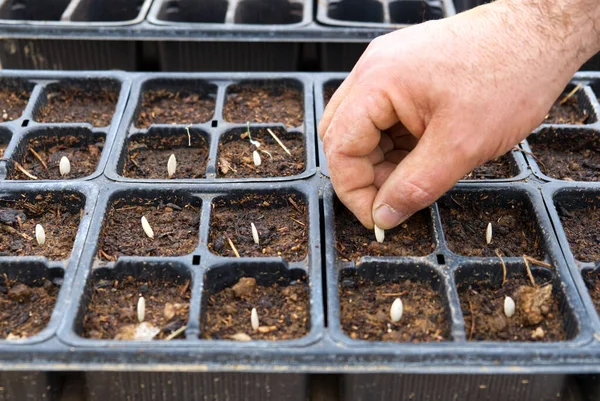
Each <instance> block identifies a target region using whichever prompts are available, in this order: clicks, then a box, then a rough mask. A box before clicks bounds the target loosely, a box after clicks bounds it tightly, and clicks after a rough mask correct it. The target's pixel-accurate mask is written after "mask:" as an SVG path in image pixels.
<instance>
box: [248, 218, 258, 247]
mask: <svg viewBox="0 0 600 401" xmlns="http://www.w3.org/2000/svg"><path fill="white" fill-rule="evenodd" d="M250 226H251V227H252V239H254V243H255V244H256V245H260V237H259V236H258V230H257V229H256V226H255V225H254V223H250Z"/></svg>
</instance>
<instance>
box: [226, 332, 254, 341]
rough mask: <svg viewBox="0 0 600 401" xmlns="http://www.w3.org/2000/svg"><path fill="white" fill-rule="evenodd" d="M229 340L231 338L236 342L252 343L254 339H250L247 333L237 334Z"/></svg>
mask: <svg viewBox="0 0 600 401" xmlns="http://www.w3.org/2000/svg"><path fill="white" fill-rule="evenodd" d="M229 338H231V339H232V340H235V341H242V342H247V341H252V337H250V336H249V335H248V334H246V333H235V334H232V335H230V336H229Z"/></svg>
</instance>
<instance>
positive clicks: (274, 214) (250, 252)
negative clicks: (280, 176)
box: [208, 194, 308, 262]
mask: <svg viewBox="0 0 600 401" xmlns="http://www.w3.org/2000/svg"><path fill="white" fill-rule="evenodd" d="M213 205H214V206H213V210H212V217H211V224H210V238H209V244H208V248H209V249H210V250H211V251H212V252H214V253H215V254H217V255H221V256H227V257H235V256H236V255H235V253H234V251H233V249H232V247H231V245H230V243H229V240H231V242H232V243H233V246H234V247H235V248H236V249H237V251H238V252H239V254H240V256H242V257H243V256H249V257H261V256H281V257H282V258H284V259H285V260H287V261H290V262H298V261H301V260H303V259H304V258H305V257H306V255H307V254H308V217H307V208H306V204H305V202H304V201H303V200H302V199H301V198H300V197H299V196H298V195H296V194H289V195H285V196H281V195H247V196H244V197H242V198H236V199H226V198H221V199H217V200H215V202H214V203H213ZM251 223H254V225H255V226H256V229H257V231H258V235H259V245H257V244H255V243H254V240H253V236H252V226H251Z"/></svg>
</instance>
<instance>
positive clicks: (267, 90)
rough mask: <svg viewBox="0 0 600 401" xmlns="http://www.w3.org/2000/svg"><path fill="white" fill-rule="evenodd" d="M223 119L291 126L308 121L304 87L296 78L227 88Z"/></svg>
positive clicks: (297, 125)
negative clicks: (303, 92) (306, 118)
mask: <svg viewBox="0 0 600 401" xmlns="http://www.w3.org/2000/svg"><path fill="white" fill-rule="evenodd" d="M223 118H224V119H225V120H226V121H229V122H233V123H245V122H247V121H250V122H255V123H272V124H275V123H281V124H285V126H287V127H288V128H294V127H299V126H300V125H302V122H303V121H304V100H303V95H302V89H301V86H300V85H299V84H297V83H296V82H295V81H286V80H275V81H262V82H246V83H241V84H237V85H232V86H230V87H229V88H228V89H227V98H226V100H225V106H224V108H223Z"/></svg>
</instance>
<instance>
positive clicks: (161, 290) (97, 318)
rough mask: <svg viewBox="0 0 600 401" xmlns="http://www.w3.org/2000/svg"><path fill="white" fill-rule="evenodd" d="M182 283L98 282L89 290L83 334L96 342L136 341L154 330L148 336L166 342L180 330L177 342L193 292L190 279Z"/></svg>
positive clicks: (141, 281)
mask: <svg viewBox="0 0 600 401" xmlns="http://www.w3.org/2000/svg"><path fill="white" fill-rule="evenodd" d="M180 281H181V283H179V282H175V281H171V280H165V279H158V278H156V279H149V280H138V279H136V278H135V277H132V276H126V277H124V278H123V279H114V280H109V279H95V280H94V281H93V283H92V285H91V288H90V290H89V291H90V292H91V294H90V301H89V304H88V305H87V309H86V312H85V316H84V317H83V327H82V332H81V334H82V335H83V336H84V337H86V338H94V339H105V340H136V339H142V338H141V334H143V333H144V332H145V331H148V330H149V331H150V332H151V333H152V332H153V331H152V330H153V329H154V332H156V330H158V331H157V332H156V335H155V336H152V335H150V336H148V337H150V338H152V339H155V340H165V339H166V338H169V336H170V335H172V334H174V333H176V332H177V331H178V330H179V331H180V333H179V334H178V335H177V336H176V337H175V338H174V339H183V338H184V334H183V330H181V328H182V327H183V326H185V325H187V321H188V315H189V305H190V296H191V290H190V283H189V280H183V279H182V280H180ZM140 297H143V299H144V304H145V306H144V316H143V319H142V320H143V321H144V323H141V322H140V321H139V317H138V303H139V299H140ZM140 326H141V329H140Z"/></svg>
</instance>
